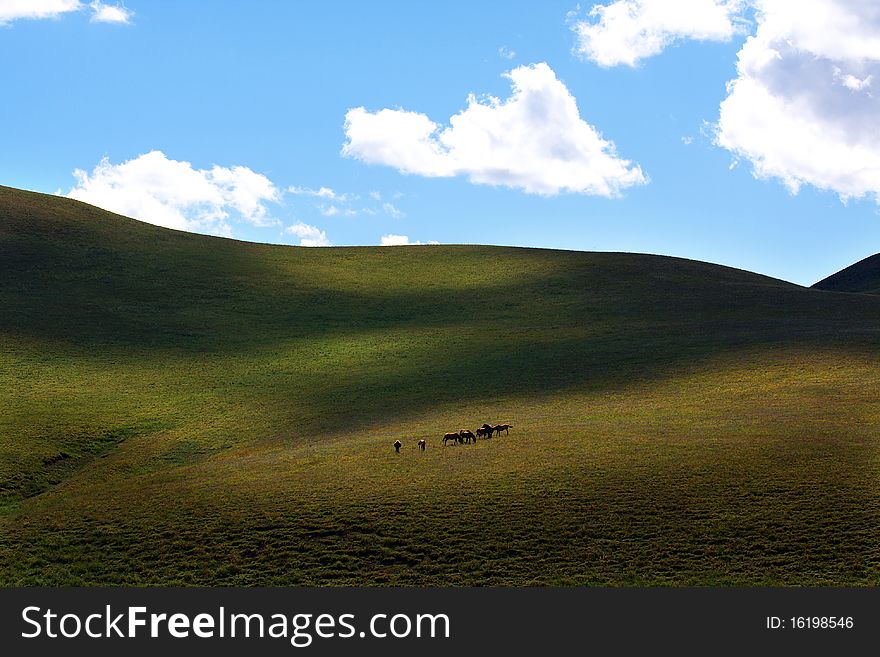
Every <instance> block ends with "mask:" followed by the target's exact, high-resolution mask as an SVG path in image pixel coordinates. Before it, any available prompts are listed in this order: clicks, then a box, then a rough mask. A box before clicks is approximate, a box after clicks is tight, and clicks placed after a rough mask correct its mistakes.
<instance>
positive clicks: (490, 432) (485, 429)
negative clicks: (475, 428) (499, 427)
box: [480, 424, 495, 438]
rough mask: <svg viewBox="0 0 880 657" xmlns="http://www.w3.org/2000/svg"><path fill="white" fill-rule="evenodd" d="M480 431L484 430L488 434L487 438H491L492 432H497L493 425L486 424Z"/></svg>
mask: <svg viewBox="0 0 880 657" xmlns="http://www.w3.org/2000/svg"><path fill="white" fill-rule="evenodd" d="M480 429H482V430H483V431H484V432H485V433H486V437H487V438H491V437H492V432H493V431H495V427H493V426H492V425H491V424H484V425H483V426H481V427H480Z"/></svg>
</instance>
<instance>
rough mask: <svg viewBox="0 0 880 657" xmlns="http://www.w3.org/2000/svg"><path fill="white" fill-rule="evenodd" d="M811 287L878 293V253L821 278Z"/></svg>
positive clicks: (879, 291)
mask: <svg viewBox="0 0 880 657" xmlns="http://www.w3.org/2000/svg"><path fill="white" fill-rule="evenodd" d="M813 287H814V288H815V289H817V290H834V291H837V292H861V293H863V294H880V253H875V254H874V255H872V256H868V257H867V258H865V259H864V260H859V261H858V262H857V263H855V264H854V265H850V266H849V267H847V268H846V269H841V270H840V271H839V272H837V273H836V274H831V276H829V277H827V278H823V279H822V280H821V281H819V282H818V283H814V284H813Z"/></svg>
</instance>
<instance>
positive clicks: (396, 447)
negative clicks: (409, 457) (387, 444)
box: [394, 440, 403, 454]
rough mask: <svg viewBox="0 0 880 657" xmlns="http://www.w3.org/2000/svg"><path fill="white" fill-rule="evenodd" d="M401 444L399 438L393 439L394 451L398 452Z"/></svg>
mask: <svg viewBox="0 0 880 657" xmlns="http://www.w3.org/2000/svg"><path fill="white" fill-rule="evenodd" d="M401 445H403V443H402V442H400V441H399V440H395V441H394V451H395V452H397V453H398V454H400V446H401Z"/></svg>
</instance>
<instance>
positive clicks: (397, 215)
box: [382, 203, 406, 219]
mask: <svg viewBox="0 0 880 657" xmlns="http://www.w3.org/2000/svg"><path fill="white" fill-rule="evenodd" d="M382 209H383V210H384V211H385V214H387V215H388V216H389V217H391V218H392V219H402V218H403V217H405V216H406V215H405V214H404V213H403V212H401V211H400V210H398V209H397V207H395V205H394V204H393V203H383V204H382Z"/></svg>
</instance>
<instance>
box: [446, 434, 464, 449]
mask: <svg viewBox="0 0 880 657" xmlns="http://www.w3.org/2000/svg"><path fill="white" fill-rule="evenodd" d="M450 440H451V441H452V442H454V443H460V442H462V439H461V436H459V435H458V434H457V433H447V434H444V436H443V446H444V447H445V446H446V443H447V442H448V441H450Z"/></svg>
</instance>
